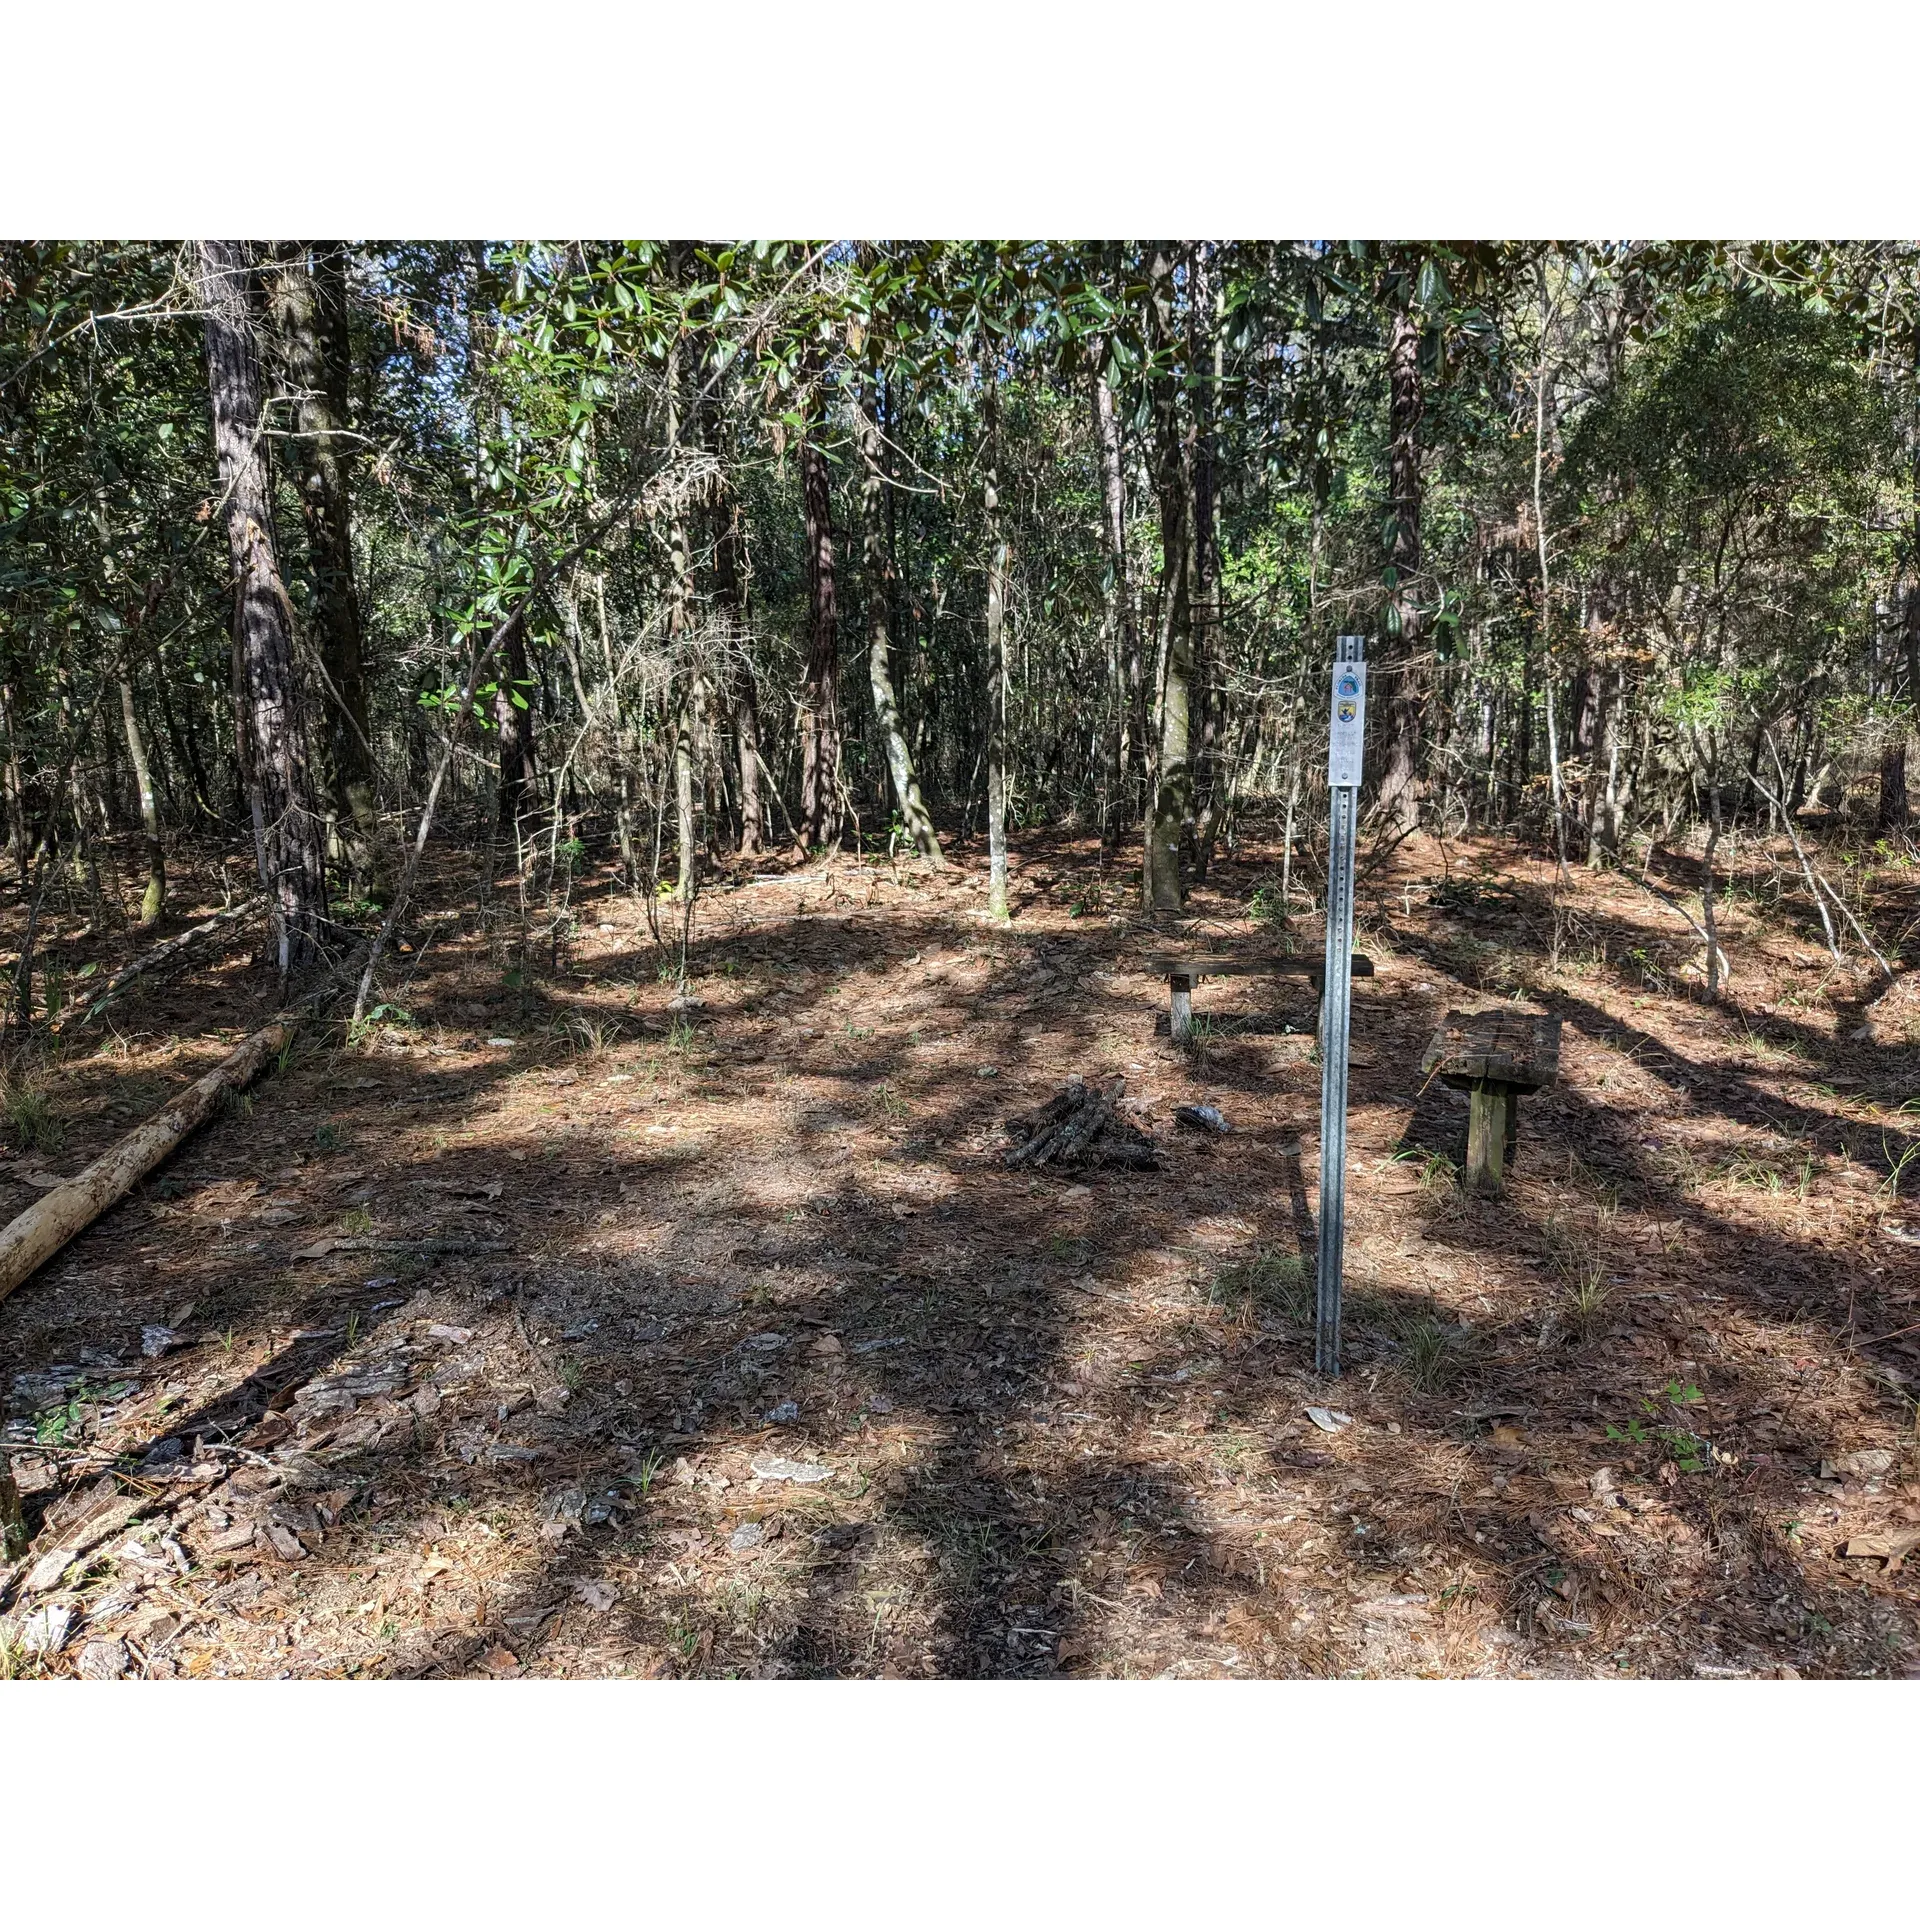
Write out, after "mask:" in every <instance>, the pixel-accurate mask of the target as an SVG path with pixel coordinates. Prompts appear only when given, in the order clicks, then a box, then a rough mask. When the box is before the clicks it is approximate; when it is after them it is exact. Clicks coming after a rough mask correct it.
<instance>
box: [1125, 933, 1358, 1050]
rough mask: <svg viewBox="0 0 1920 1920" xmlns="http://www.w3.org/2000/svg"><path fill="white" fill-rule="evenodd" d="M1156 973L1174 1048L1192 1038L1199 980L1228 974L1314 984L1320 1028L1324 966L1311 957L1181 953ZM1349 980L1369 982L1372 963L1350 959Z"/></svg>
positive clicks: (1314, 1006)
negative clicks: (1162, 983)
mask: <svg viewBox="0 0 1920 1920" xmlns="http://www.w3.org/2000/svg"><path fill="white" fill-rule="evenodd" d="M1158 971H1159V972H1160V973H1161V974H1162V975H1164V976H1165V979H1166V982H1167V987H1168V990H1169V993H1170V995H1171V998H1170V1000H1169V1002H1168V1007H1167V1034H1168V1037H1169V1038H1170V1039H1171V1040H1172V1041H1173V1043H1174V1045H1175V1046H1180V1047H1184V1046H1186V1045H1187V1044H1189V1042H1190V1041H1191V1040H1192V1039H1193V988H1194V983H1195V982H1196V981H1199V980H1219V979H1224V978H1227V977H1228V976H1231V975H1236V974H1239V975H1249V974H1292V975H1294V976H1296V977H1304V978H1306V979H1309V980H1311V981H1312V982H1313V1012H1314V1022H1313V1024H1314V1027H1315V1029H1316V1030H1317V1029H1318V1028H1319V1025H1320V1000H1321V996H1322V995H1323V993H1324V992H1325V989H1326V971H1327V964H1326V961H1325V960H1324V959H1321V958H1317V957H1316V956H1314V955H1312V954H1304V953H1302V954H1257V955H1254V956H1252V957H1251V958H1249V957H1244V956H1242V955H1240V954H1232V953H1190V954H1181V955H1179V956H1178V957H1176V958H1174V959H1171V960H1163V961H1162V962H1161V963H1160V965H1159V968H1158ZM1352 978H1353V979H1355V980H1371V979H1372V978H1373V962H1372V961H1371V960H1369V959H1368V958H1367V956H1366V955H1365V954H1364V953H1356V954H1355V955H1354V956H1353V968H1352Z"/></svg>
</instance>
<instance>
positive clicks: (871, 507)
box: [856, 376, 946, 867]
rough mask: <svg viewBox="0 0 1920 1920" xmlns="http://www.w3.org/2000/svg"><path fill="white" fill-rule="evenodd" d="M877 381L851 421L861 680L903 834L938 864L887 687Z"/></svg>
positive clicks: (888, 580)
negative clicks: (863, 592)
mask: <svg viewBox="0 0 1920 1920" xmlns="http://www.w3.org/2000/svg"><path fill="white" fill-rule="evenodd" d="M877 386H878V378H877V376H876V379H875V383H874V386H873V387H868V386H866V385H865V384H864V383H863V387H862V392H861V396H860V407H859V412H858V415H857V420H856V425H857V428H858V431H859V435H860V461H861V465H862V467H863V469H864V477H863V480H862V484H861V489H860V493H861V519H862V530H863V533H864V536H865V554H864V558H865V561H866V574H867V680H868V683H869V685H870V686H871V687H872V690H873V716H874V719H875V721H876V722H877V723H878V725H879V728H880V739H881V743H882V744H883V746H884V747H885V748H886V754H887V768H888V771H889V772H890V773H891V775H892V777H893V794H894V801H895V804H896V805H897V806H898V807H899V809H900V818H901V819H902V821H904V822H905V824H906V829H907V836H908V838H909V839H911V840H912V842H913V850H914V852H916V853H917V854H919V855H920V857H921V858H922V859H923V860H930V861H931V862H932V863H933V864H934V865H935V866H936V867H943V866H945V865H946V861H945V859H944V858H943V856H942V855H941V852H940V837H939V835H938V834H936V833H935V832H934V830H933V816H932V815H931V814H929V813H928V811H927V803H926V801H925V800H923V799H922V798H921V797H920V782H919V781H918V779H916V778H915V776H914V771H913V754H912V752H911V751H910V750H909V749H908V746H907V736H906V731H905V729H904V728H903V727H902V726H901V724H900V707H899V702H898V701H897V700H896V699H895V697H894V691H893V667H892V657H891V655H892V633H891V629H890V627H889V624H888V623H889V618H890V615H891V612H892V605H893V567H892V564H891V560H890V556H889V553H888V546H887V530H886V522H885V518H884V516H883V514H882V512H881V503H882V500H883V498H884V496H885V493H886V447H885V444H884V443H883V441H882V440H881V437H880V421H879V417H878V401H877V394H876V392H875V388H876V387H877Z"/></svg>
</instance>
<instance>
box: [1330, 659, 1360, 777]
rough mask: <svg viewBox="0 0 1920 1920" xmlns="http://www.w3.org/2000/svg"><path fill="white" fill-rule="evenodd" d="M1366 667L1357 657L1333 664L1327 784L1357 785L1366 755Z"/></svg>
mask: <svg viewBox="0 0 1920 1920" xmlns="http://www.w3.org/2000/svg"><path fill="white" fill-rule="evenodd" d="M1366 738H1367V669H1366V663H1365V662H1364V661H1360V660H1337V661H1335V662H1334V667H1333V717H1332V720H1331V722H1330V724H1329V727H1328V740H1327V785H1328V786H1330V787H1357V786H1358V785H1359V784H1360V763H1361V762H1362V760H1364V759H1365V757H1366Z"/></svg>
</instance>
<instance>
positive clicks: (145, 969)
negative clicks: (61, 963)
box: [49, 895, 266, 1033]
mask: <svg viewBox="0 0 1920 1920" xmlns="http://www.w3.org/2000/svg"><path fill="white" fill-rule="evenodd" d="M265 905H266V901H265V900H264V899H262V898H260V897H258V896H257V895H256V896H255V897H254V898H253V899H250V900H241V901H239V902H237V903H236V904H235V905H233V906H231V907H227V908H225V909H224V910H223V911H222V912H219V913H216V914H214V915H212V916H211V918H209V919H206V920H196V921H195V922H194V923H193V925H192V926H190V927H189V928H188V929H187V930H186V932H185V933H176V934H175V935H174V936H173V938H172V939H171V940H162V941H161V942H160V944H159V945H158V946H157V947H149V948H148V949H147V951H146V952H145V953H143V954H141V956H140V957H139V958H138V959H137V960H129V961H128V962H127V964H126V965H125V966H124V967H122V968H121V969H120V971H119V972H118V973H116V974H115V975H114V976H113V977H112V979H110V980H107V981H105V982H103V983H102V984H101V985H100V986H99V987H98V988H96V989H95V990H94V991H93V992H91V993H86V994H80V995H77V996H76V997H75V998H74V999H72V1000H71V1001H69V1002H68V1003H67V1005H66V1006H65V1007H63V1008H62V1009H61V1011H60V1015H59V1017H58V1018H57V1019H55V1020H53V1021H51V1022H49V1025H50V1027H51V1029H52V1031H53V1032H55V1033H59V1032H61V1031H62V1030H63V1029H65V1028H67V1027H70V1026H72V1024H73V1023H74V1022H75V1021H76V1020H79V1021H82V1022H83V1023H84V1022H85V1021H88V1020H91V1019H92V1018H93V1016H94V1015H95V1014H96V1013H98V1012H99V1011H100V1009H101V1008H102V1007H104V1006H105V1005H106V1004H107V1002H108V1001H109V1000H111V999H112V998H113V997H114V995H115V994H117V993H119V992H120V991H121V990H122V988H124V987H128V986H131V985H132V983H133V982H134V981H135V980H138V979H140V978H141V977H142V976H143V975H146V974H149V973H159V972H162V971H164V970H165V969H167V968H169V967H173V966H177V965H178V964H180V963H181V962H182V961H185V960H187V959H190V958H191V957H193V955H194V954H195V953H196V952H197V951H198V950H199V949H200V948H201V947H203V946H205V945H206V944H207V942H208V940H209V939H210V938H211V937H212V936H213V935H214V934H216V933H219V932H221V931H222V930H224V929H231V928H233V927H234V926H236V925H237V924H238V923H239V922H240V921H242V920H245V919H246V918H248V916H249V915H251V914H256V913H258V912H259V911H260V910H261V908H262V907H264V906H265Z"/></svg>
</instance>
